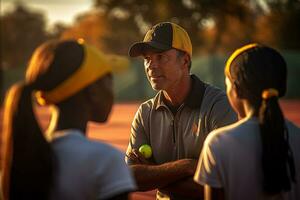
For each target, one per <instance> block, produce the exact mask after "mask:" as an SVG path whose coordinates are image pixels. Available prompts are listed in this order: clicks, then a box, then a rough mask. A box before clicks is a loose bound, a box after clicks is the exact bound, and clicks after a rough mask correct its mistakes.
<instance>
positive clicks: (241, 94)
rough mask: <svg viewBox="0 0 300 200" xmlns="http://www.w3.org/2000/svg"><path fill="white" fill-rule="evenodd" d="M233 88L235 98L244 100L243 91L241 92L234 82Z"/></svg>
mask: <svg viewBox="0 0 300 200" xmlns="http://www.w3.org/2000/svg"><path fill="white" fill-rule="evenodd" d="M233 87H234V88H235V91H236V95H237V97H239V98H240V99H243V98H245V93H244V91H243V90H242V89H241V87H240V86H239V85H238V84H237V83H236V81H234V83H233Z"/></svg>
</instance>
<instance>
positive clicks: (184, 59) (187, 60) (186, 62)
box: [181, 53, 191, 68]
mask: <svg viewBox="0 0 300 200" xmlns="http://www.w3.org/2000/svg"><path fill="white" fill-rule="evenodd" d="M181 61H182V64H183V65H184V66H186V67H187V68H189V64H190V62H191V61H190V56H189V55H188V54H187V53H185V54H184V56H182V59H181Z"/></svg>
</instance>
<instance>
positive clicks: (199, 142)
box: [125, 75, 237, 165]
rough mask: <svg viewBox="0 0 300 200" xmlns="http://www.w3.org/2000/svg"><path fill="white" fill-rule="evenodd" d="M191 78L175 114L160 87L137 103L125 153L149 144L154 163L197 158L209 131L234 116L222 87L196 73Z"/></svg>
mask: <svg viewBox="0 0 300 200" xmlns="http://www.w3.org/2000/svg"><path fill="white" fill-rule="evenodd" d="M191 78H192V88H191V91H190V93H189V95H188V96H187V99H186V100H185V101H184V103H183V104H182V105H181V106H180V107H179V108H178V111H177V113H176V114H175V115H173V113H172V112H171V111H170V109H169V108H168V106H167V105H166V104H165V103H164V101H163V93H162V92H161V91H160V92H158V93H157V95H156V96H155V97H154V98H152V99H150V100H148V101H146V102H144V103H142V104H141V105H140V107H139V109H138V111H137V113H136V115H135V117H134V119H133V122H132V126H131V135H130V140H129V145H128V148H127V154H128V153H129V152H130V151H131V150H132V149H133V148H135V149H138V148H139V147H140V146H141V145H143V144H149V145H150V146H151V147H152V151H153V160H154V161H155V162H156V163H157V164H162V163H166V162H170V161H175V160H179V159H183V158H192V159H198V158H199V154H200V151H201V149H202V146H203V142H204V140H205V138H206V136H207V135H208V133H209V132H211V131H212V130H214V129H216V128H219V127H222V126H225V125H228V124H231V123H233V122H235V121H236V120H237V117H236V114H235V113H234V111H233V110H232V109H231V107H230V105H229V102H228V99H227V96H226V94H225V93H224V91H222V90H221V89H219V88H216V87H214V86H211V85H209V84H205V83H203V82H202V81H200V80H199V79H198V78H197V77H196V76H195V75H191ZM125 159H126V162H127V163H128V164H129V165H130V164H131V161H130V160H129V159H128V158H127V157H126V158H125Z"/></svg>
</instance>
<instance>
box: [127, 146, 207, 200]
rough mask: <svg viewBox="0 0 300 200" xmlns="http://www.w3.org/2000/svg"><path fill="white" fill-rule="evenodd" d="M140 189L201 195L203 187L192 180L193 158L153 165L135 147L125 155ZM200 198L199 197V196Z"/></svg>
mask: <svg viewBox="0 0 300 200" xmlns="http://www.w3.org/2000/svg"><path fill="white" fill-rule="evenodd" d="M127 157H128V159H130V160H131V162H132V163H133V164H132V165H130V167H131V169H132V171H133V173H134V176H135V180H136V182H137V185H138V189H139V190H140V191H147V190H153V189H157V188H158V189H160V190H161V191H164V192H167V193H168V192H172V193H177V194H181V195H184V196H189V197H191V198H192V197H197V198H200V197H203V187H202V186H200V185H198V184H196V183H195V182H194V181H193V176H194V173H195V170H196V167H197V160H195V159H181V160H176V161H172V162H167V163H163V164H160V165H155V164H153V163H152V162H149V161H148V160H146V159H145V158H143V156H142V155H141V154H140V153H139V152H138V151H137V150H135V149H133V150H132V152H130V153H129V154H128V155H127ZM200 199H201V198H200Z"/></svg>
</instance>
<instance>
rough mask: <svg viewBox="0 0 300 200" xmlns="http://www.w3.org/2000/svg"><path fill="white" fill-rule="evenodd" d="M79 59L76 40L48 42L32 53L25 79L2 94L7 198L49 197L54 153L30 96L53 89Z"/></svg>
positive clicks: (5, 189) (79, 52) (79, 61)
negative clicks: (4, 97) (5, 93)
mask: <svg viewBox="0 0 300 200" xmlns="http://www.w3.org/2000/svg"><path fill="white" fill-rule="evenodd" d="M82 60H83V48H82V46H81V45H79V44H78V43H77V42H76V41H64V42H59V41H56V40H54V41H49V42H46V43H44V44H43V45H41V46H40V47H39V48H37V50H36V51H35V52H34V54H33V56H32V57H31V60H30V62H29V66H28V68H27V71H26V80H25V81H24V82H21V83H18V84H15V85H14V86H13V87H11V89H10V90H9V92H8V93H7V95H6V100H5V106H4V121H3V134H2V135H3V137H2V149H1V150H2V151H1V153H2V154H1V155H2V158H1V161H2V163H1V167H2V180H1V181H2V187H3V195H4V200H7V199H11V200H13V199H49V197H50V195H49V194H50V191H51V186H52V184H53V181H54V178H53V174H54V169H55V155H54V152H53V150H52V148H51V145H50V143H49V142H48V141H47V140H46V138H45V137H44V134H43V132H42V130H41V128H40V126H39V124H38V122H37V120H36V117H35V113H34V110H33V100H32V95H33V94H34V92H35V91H37V90H43V91H48V90H51V89H53V88H55V87H56V86H57V85H58V84H60V83H61V82H62V81H63V80H65V79H66V78H67V77H68V76H69V75H70V74H72V73H74V71H76V70H77V69H78V67H79V66H80V64H81V62H82Z"/></svg>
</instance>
